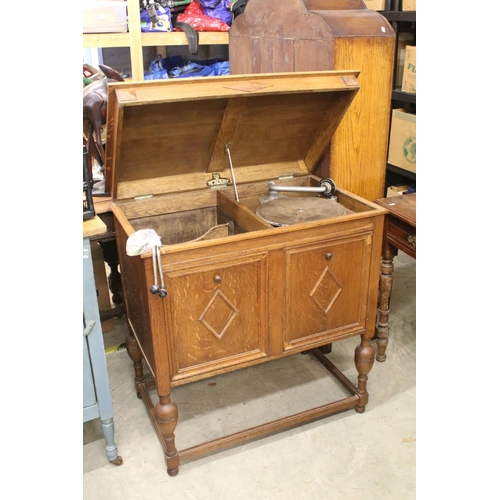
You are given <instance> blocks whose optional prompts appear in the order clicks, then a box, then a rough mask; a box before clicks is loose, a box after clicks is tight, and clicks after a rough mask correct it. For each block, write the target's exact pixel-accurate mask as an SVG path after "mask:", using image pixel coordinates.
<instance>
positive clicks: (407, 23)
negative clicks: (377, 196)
mask: <svg viewBox="0 0 500 500" xmlns="http://www.w3.org/2000/svg"><path fill="white" fill-rule="evenodd" d="M402 3H403V2H402V1H401V0H386V10H383V11H380V14H382V15H383V16H384V17H385V18H386V19H387V20H388V21H389V22H390V23H391V25H392V27H393V29H394V32H395V34H396V44H395V53H394V76H393V87H392V97H391V99H392V105H391V110H392V109H394V108H400V107H404V108H405V109H407V110H408V111H410V112H412V113H416V105H417V96H416V94H409V93H408V92H403V91H402V90H401V86H397V81H396V74H397V71H396V66H397V62H398V41H399V36H400V34H401V33H412V34H413V45H416V43H417V36H416V27H417V12H416V11H403V10H401V9H402ZM416 180H417V175H416V174H415V173H414V172H410V171H409V170H404V169H402V168H399V167H397V166H395V165H391V164H390V163H387V172H386V180H385V191H387V187H388V186H391V185H394V184H408V183H410V184H416Z"/></svg>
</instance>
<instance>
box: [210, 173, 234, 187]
mask: <svg viewBox="0 0 500 500" xmlns="http://www.w3.org/2000/svg"><path fill="white" fill-rule="evenodd" d="M228 185H229V179H226V178H225V177H221V176H220V174H219V173H218V172H214V173H213V174H212V178H211V179H210V180H209V181H207V186H208V187H209V188H210V189H225V188H227V186H228Z"/></svg>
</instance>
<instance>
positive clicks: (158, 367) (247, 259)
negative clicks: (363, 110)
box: [106, 71, 386, 476]
mask: <svg viewBox="0 0 500 500" xmlns="http://www.w3.org/2000/svg"><path fill="white" fill-rule="evenodd" d="M358 74H359V72H358V71H321V72H304V73H273V74H258V75H239V76H224V77H206V78H188V79H180V80H179V79H177V80H166V81H154V82H136V83H127V82H121V83H112V84H110V88H109V101H108V117H107V138H106V169H107V170H106V178H107V179H111V181H110V184H111V186H110V188H111V192H112V197H113V203H112V211H113V215H114V223H115V230H116V239H117V245H118V251H119V259H120V268H121V276H122V284H123V291H124V298H125V302H126V311H127V320H128V324H129V328H130V335H129V336H128V338H127V342H126V344H127V350H128V353H129V355H130V357H131V359H132V360H133V365H134V371H135V385H136V389H137V394H138V396H139V397H141V398H142V399H143V400H144V402H145V404H146V407H147V408H148V411H149V414H150V416H151V419H152V423H153V426H154V428H155V430H156V432H157V434H158V437H159V440H160V443H161V446H162V448H163V451H164V455H165V460H166V464H167V471H168V473H169V474H170V475H171V476H174V475H176V474H177V472H178V470H179V463H181V462H183V461H187V460H191V459H193V458H196V457H199V456H202V455H205V454H208V453H211V452H214V451H216V450H219V449H222V448H227V447H230V446H234V445H236V444H239V443H242V442H247V441H249V440H251V439H255V438H258V437H261V436H265V435H268V434H270V433H273V432H276V431H279V430H282V429H286V428H290V427H292V426H296V425H298V424H301V423H303V422H308V421H311V420H313V419H317V418H320V417H324V416H326V415H331V414H333V413H337V412H340V411H344V410H348V409H353V408H354V409H355V410H356V411H357V412H360V413H361V412H363V411H364V409H365V405H366V404H367V402H368V392H367V379H368V377H367V375H368V373H369V371H370V369H371V368H372V365H373V360H374V349H373V347H372V345H371V343H370V340H371V338H372V336H373V335H374V330H375V322H376V308H377V294H378V279H379V270H380V256H381V247H382V233H383V224H384V215H385V213H386V210H385V209H384V208H382V207H380V206H378V205H376V204H374V203H372V202H369V201H366V200H364V199H362V198H360V197H359V196H356V195H353V194H351V193H349V192H346V191H344V190H342V189H336V187H335V184H334V179H333V180H332V179H329V178H320V177H319V176H317V175H315V167H316V166H317V165H318V162H319V160H320V158H321V156H322V153H323V152H324V151H325V149H326V147H327V146H328V144H329V143H330V141H331V138H332V136H333V134H334V133H335V129H336V127H337V126H338V124H339V123H340V121H341V120H342V117H343V115H344V113H345V112H346V110H347V108H348V107H349V104H350V103H351V101H352V99H353V98H354V96H355V94H356V92H357V91H358V89H359V84H358V80H357V77H358ZM141 229H153V230H154V231H155V232H156V233H157V234H158V235H159V236H160V237H161V247H156V248H158V251H156V250H154V251H153V252H151V251H149V252H146V253H143V254H142V255H136V256H128V255H127V252H126V244H127V240H128V238H129V237H130V236H131V235H132V234H133V233H134V232H136V231H138V230H141ZM158 254H159V256H158ZM158 261H160V262H158ZM152 287H153V289H152ZM158 290H160V293H152V291H154V292H158ZM353 336H359V337H360V342H359V345H358V346H357V347H356V349H355V352H354V353H353V357H354V364H355V367H356V370H357V372H358V373H359V376H358V378H357V381H356V384H355V383H353V382H351V381H350V380H349V379H348V378H347V377H346V376H345V375H344V374H343V373H342V372H341V371H340V370H339V369H338V368H337V367H336V366H335V365H334V364H333V363H332V362H331V361H330V360H329V359H328V356H326V355H325V354H328V352H330V351H329V350H331V346H332V343H334V342H337V341H341V340H342V339H346V338H349V337H353ZM304 351H310V352H311V353H313V354H314V356H315V358H317V359H318V360H319V361H320V362H321V363H322V364H323V365H324V366H325V368H326V369H327V370H328V371H329V372H330V373H331V374H332V375H333V376H334V379H335V380H337V381H338V382H340V384H341V385H342V386H343V387H344V389H347V391H348V392H349V394H350V396H348V397H345V398H342V399H340V400H337V401H334V402H332V403H329V404H326V405H322V406H320V407H317V408H313V409H310V410H306V411H303V412H300V413H297V414H294V415H290V416H288V417H285V418H281V419H278V420H274V421H272V422H266V423H263V424H262V425H258V426H257V427H253V428H251V429H246V430H244V431H241V432H237V433H235V434H231V435H227V436H224V437H221V438H217V439H214V440H212V441H209V442H205V443H202V444H199V445H196V446H193V447H191V448H188V449H185V450H177V448H176V444H175V435H174V431H175V428H176V425H177V420H178V410H177V406H176V404H175V400H174V399H173V398H171V392H172V391H171V389H172V388H173V387H175V386H178V385H181V384H186V383H189V382H194V381H197V380H201V379H204V378H207V377H211V376H214V375H221V374H224V373H226V372H230V371H233V370H238V369H240V368H246V369H248V368H249V367H251V366H253V365H257V364H260V363H263V362H266V361H273V360H277V359H278V358H282V357H285V356H289V355H294V354H298V353H301V352H304ZM144 362H145V363H146V364H147V370H146V369H145V368H146V367H145V366H144V364H143V363H144ZM154 391H156V393H157V394H154V400H156V401H157V402H156V404H154V403H153V398H152V392H154Z"/></svg>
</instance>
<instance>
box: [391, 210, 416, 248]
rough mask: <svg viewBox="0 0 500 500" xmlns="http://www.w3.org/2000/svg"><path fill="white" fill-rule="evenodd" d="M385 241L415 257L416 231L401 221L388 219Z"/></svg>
mask: <svg viewBox="0 0 500 500" xmlns="http://www.w3.org/2000/svg"><path fill="white" fill-rule="evenodd" d="M387 239H388V241H389V243H390V244H391V245H394V246H395V247H396V248H399V249H400V250H401V251H403V252H404V253H406V254H407V255H410V256H412V257H414V258H416V256H417V229H416V228H415V227H413V226H411V225H410V224H407V223H406V222H403V221H402V220H399V219H396V218H394V217H390V218H389V223H388V227H387Z"/></svg>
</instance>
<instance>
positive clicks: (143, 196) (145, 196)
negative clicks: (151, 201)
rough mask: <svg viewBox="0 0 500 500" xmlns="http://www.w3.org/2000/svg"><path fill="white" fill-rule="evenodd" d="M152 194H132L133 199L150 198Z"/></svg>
mask: <svg viewBox="0 0 500 500" xmlns="http://www.w3.org/2000/svg"><path fill="white" fill-rule="evenodd" d="M152 197H153V195H152V194H140V195H138V196H134V200H146V199H148V198H152Z"/></svg>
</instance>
